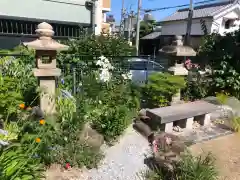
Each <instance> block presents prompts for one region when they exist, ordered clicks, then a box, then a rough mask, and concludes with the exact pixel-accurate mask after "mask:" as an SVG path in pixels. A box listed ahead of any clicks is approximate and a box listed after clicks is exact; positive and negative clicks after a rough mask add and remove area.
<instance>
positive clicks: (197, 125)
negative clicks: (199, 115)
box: [193, 121, 201, 129]
mask: <svg viewBox="0 0 240 180" xmlns="http://www.w3.org/2000/svg"><path fill="white" fill-rule="evenodd" d="M200 126H201V125H200V124H199V123H198V122H197V121H194V122H193V129H197V128H199V127H200Z"/></svg>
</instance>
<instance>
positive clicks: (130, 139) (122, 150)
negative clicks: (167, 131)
mask: <svg viewBox="0 0 240 180" xmlns="http://www.w3.org/2000/svg"><path fill="white" fill-rule="evenodd" d="M150 152H151V150H150V147H149V145H148V142H147V140H146V139H145V138H144V137H143V136H141V135H140V134H138V133H137V132H136V131H135V130H133V128H132V127H129V128H128V129H127V130H126V132H125V133H124V135H123V136H122V137H121V138H120V140H119V142H118V143H116V144H115V145H114V146H112V147H110V148H107V149H106V150H105V151H104V153H105V158H104V160H103V161H102V163H101V164H100V165H99V167H98V169H91V170H89V171H88V172H87V174H85V175H84V176H85V177H86V178H85V180H141V179H142V178H141V176H140V173H141V172H142V171H143V170H144V169H146V168H147V166H146V165H145V164H144V159H145V158H146V155H150Z"/></svg>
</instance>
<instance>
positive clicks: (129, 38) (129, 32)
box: [128, 11, 133, 42]
mask: <svg viewBox="0 0 240 180" xmlns="http://www.w3.org/2000/svg"><path fill="white" fill-rule="evenodd" d="M132 18H133V11H131V12H130V14H129V15H128V42H131V34H132Z"/></svg>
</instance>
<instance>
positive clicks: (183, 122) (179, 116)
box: [146, 101, 218, 133]
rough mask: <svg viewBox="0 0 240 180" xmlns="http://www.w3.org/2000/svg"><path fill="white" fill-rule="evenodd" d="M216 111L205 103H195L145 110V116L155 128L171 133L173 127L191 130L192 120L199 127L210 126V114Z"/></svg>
mask: <svg viewBox="0 0 240 180" xmlns="http://www.w3.org/2000/svg"><path fill="white" fill-rule="evenodd" d="M217 109H218V107H217V106H215V105H213V104H211V103H208V102H205V101H195V102H189V103H183V104H175V105H172V106H167V107H162V108H156V109H147V111H146V115H147V116H148V117H149V118H150V119H151V121H152V122H153V123H154V125H155V126H159V127H162V128H164V131H165V132H170V133H171V132H172V130H173V126H174V125H177V126H179V127H181V128H188V129H192V126H193V122H194V120H195V121H197V122H198V123H199V124H200V125H203V126H205V125H209V124H210V113H211V112H214V111H216V110H217Z"/></svg>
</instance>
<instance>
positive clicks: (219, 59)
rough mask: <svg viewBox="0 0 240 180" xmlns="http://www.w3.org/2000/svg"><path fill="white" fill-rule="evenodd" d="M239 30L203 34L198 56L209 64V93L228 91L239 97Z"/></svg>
mask: <svg viewBox="0 0 240 180" xmlns="http://www.w3.org/2000/svg"><path fill="white" fill-rule="evenodd" d="M239 37H240V31H239V30H238V31H235V32H232V33H227V34H226V35H225V36H221V35H220V34H211V35H207V36H205V38H204V39H203V44H202V45H201V46H200V49H199V53H198V56H199V57H200V58H202V59H206V62H207V64H208V65H210V66H211V69H212V70H211V71H212V74H211V78H212V81H211V84H210V88H211V89H209V91H210V92H209V94H214V93H215V92H221V91H222V90H224V91H226V92H228V93H229V94H230V95H231V96H235V97H237V98H238V99H239V98H240V94H239V92H240V91H239V89H240V79H239V78H240V74H239V73H240V66H239V64H240V55H239V42H240V38H239Z"/></svg>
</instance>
